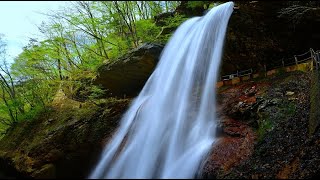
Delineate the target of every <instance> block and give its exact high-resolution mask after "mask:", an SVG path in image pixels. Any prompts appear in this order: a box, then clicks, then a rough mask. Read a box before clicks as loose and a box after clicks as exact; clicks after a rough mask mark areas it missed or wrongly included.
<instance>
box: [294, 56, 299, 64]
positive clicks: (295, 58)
mask: <svg viewBox="0 0 320 180" xmlns="http://www.w3.org/2000/svg"><path fill="white" fill-rule="evenodd" d="M294 60H295V61H296V64H298V59H297V56H296V55H294Z"/></svg>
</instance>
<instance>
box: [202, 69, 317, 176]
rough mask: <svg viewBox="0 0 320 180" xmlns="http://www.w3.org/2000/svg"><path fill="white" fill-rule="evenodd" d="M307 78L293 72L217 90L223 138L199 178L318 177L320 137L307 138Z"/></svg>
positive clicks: (308, 105) (303, 74)
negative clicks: (218, 91) (201, 176)
mask: <svg viewBox="0 0 320 180" xmlns="http://www.w3.org/2000/svg"><path fill="white" fill-rule="evenodd" d="M311 78H312V73H311V72H310V73H302V72H292V73H285V74H282V75H279V76H277V77H273V78H271V79H265V80H260V81H257V82H247V83H243V84H240V85H236V86H233V87H229V88H227V89H226V90H223V91H220V93H219V97H220V98H218V100H219V101H218V104H219V108H218V112H219V114H220V123H221V124H223V125H222V128H223V130H222V131H224V136H222V137H221V138H220V139H219V140H218V142H217V143H216V144H215V145H214V146H213V150H212V154H211V155H210V156H209V158H208V159H207V162H206V164H205V166H204V168H203V177H204V178H219V179H225V178H226V179H239V178H241V179H242V178H246V179H257V178H259V179H270V178H273V179H274V178H277V179H288V178H294V179H295V178H299V179H300V178H314V177H319V172H320V168H319V167H320V161H319V152H320V151H319V150H320V140H319V139H320V136H319V135H320V132H319V129H317V131H315V133H314V134H308V122H309V111H310V86H311V85H310V82H311ZM253 87H254V88H253ZM252 89H256V90H252ZM250 91H252V92H255V93H254V94H251V95H249V94H250V93H248V92H250ZM287 92H293V93H287ZM248 95H249V96H248ZM253 97H255V98H253ZM293 98H294V99H293ZM239 102H242V103H239ZM239 104H241V105H239ZM246 111H250V113H251V116H249V115H247V116H244V114H243V112H246ZM231 117H232V118H231ZM244 117H245V118H244ZM252 122H256V124H255V123H252Z"/></svg>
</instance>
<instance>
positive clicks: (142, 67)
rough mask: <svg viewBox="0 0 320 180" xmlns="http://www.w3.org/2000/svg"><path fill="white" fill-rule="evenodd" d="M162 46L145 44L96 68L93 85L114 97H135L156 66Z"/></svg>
mask: <svg viewBox="0 0 320 180" xmlns="http://www.w3.org/2000/svg"><path fill="white" fill-rule="evenodd" d="M163 47H164V46H163V45H160V44H152V43H145V44H143V45H141V46H140V47H138V48H136V49H133V50H132V51H130V52H129V53H127V54H125V55H124V56H122V57H120V58H119V59H117V60H116V61H114V62H112V63H109V64H104V65H102V66H100V67H99V68H98V75H97V77H96V79H95V80H94V84H95V85H101V86H102V87H104V88H106V89H108V91H109V92H110V93H111V94H112V95H114V96H123V95H127V96H136V95H137V94H138V93H139V92H140V90H141V89H142V87H143V86H144V84H145V82H146V81H147V80H148V78H149V76H150V75H151V73H152V72H153V70H154V68H155V66H156V65H157V63H158V61H159V58H160V54H161V52H162V49H163Z"/></svg>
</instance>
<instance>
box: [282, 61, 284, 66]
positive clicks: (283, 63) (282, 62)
mask: <svg viewBox="0 0 320 180" xmlns="http://www.w3.org/2000/svg"><path fill="white" fill-rule="evenodd" d="M282 67H284V61H283V59H282Z"/></svg>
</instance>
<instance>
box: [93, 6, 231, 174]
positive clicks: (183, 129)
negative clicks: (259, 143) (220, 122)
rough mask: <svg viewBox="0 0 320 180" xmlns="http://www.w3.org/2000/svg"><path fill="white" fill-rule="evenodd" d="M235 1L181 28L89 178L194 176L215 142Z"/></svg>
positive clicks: (193, 19) (186, 22) (217, 7)
mask: <svg viewBox="0 0 320 180" xmlns="http://www.w3.org/2000/svg"><path fill="white" fill-rule="evenodd" d="M233 6H234V3H233V2H227V3H224V4H221V5H219V6H216V7H214V8H212V9H211V10H210V11H209V12H207V13H206V14H205V15H204V16H202V17H194V18H191V19H189V20H187V21H185V22H184V23H183V24H182V25H180V26H179V27H178V29H177V30H176V31H175V33H174V34H173V36H172V37H171V39H170V41H169V42H168V43H167V45H166V46H165V48H164V50H163V51H162V54H161V57H160V61H159V63H158V65H157V67H156V68H155V70H154V72H153V73H152V75H151V76H150V78H149V79H148V81H147V82H146V84H145V86H144V87H143V89H142V91H141V92H140V94H139V96H138V97H136V98H135V99H134V101H133V102H132V104H131V105H130V107H129V109H128V110H127V112H126V113H125V114H124V116H123V117H122V120H121V122H120V127H119V129H118V130H117V132H116V134H115V135H114V136H113V137H112V140H111V142H109V144H108V145H107V146H106V147H105V149H104V151H103V152H102V154H101V157H100V160H99V162H98V164H97V166H96V167H95V169H94V170H93V172H92V173H91V174H90V176H89V178H194V177H195V175H196V174H197V172H198V171H199V168H201V165H202V164H203V162H204V159H205V157H206V156H207V155H208V153H209V152H210V150H211V148H212V146H213V143H214V142H215V140H216V138H215V130H216V122H215V121H216V115H215V103H216V99H215V94H216V91H215V88H216V87H215V85H216V82H217V76H218V71H219V66H220V61H221V57H222V52H223V44H224V39H225V34H226V30H227V25H228V21H229V19H230V16H231V14H232V12H233Z"/></svg>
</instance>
